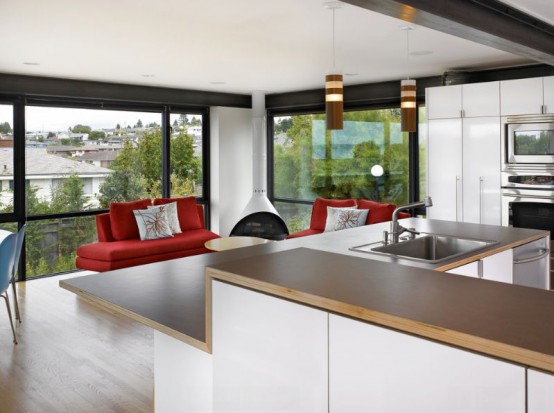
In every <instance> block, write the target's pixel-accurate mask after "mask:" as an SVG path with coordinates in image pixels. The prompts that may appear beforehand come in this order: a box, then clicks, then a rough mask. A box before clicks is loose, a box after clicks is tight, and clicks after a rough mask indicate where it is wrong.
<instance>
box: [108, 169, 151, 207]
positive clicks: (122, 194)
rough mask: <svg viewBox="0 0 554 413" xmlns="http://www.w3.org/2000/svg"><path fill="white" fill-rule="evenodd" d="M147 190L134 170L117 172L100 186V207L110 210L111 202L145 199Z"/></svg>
mask: <svg viewBox="0 0 554 413" xmlns="http://www.w3.org/2000/svg"><path fill="white" fill-rule="evenodd" d="M144 193H145V189H144V186H143V183H142V182H141V179H140V177H137V176H136V175H135V174H134V173H133V172H132V170H125V171H115V172H113V173H112V174H110V175H109V176H108V177H107V178H106V179H105V180H104V182H103V183H102V185H100V196H99V201H100V206H101V207H102V208H109V206H110V202H125V201H134V200H137V199H141V198H143V197H144Z"/></svg>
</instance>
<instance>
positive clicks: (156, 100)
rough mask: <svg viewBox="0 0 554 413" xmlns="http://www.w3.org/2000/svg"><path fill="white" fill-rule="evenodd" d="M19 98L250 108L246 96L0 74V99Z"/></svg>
mask: <svg viewBox="0 0 554 413" xmlns="http://www.w3.org/2000/svg"><path fill="white" fill-rule="evenodd" d="M2 95H16V96H19V95H22V96H33V97H35V98H36V97H40V96H46V97H49V98H52V97H57V98H76V99H93V100H100V101H107V102H109V101H117V102H138V103H151V104H162V105H176V106H185V107H186V106H189V107H199V106H230V107H239V108H251V107H252V103H251V102H252V98H251V96H250V95H239V94H234V93H220V92H204V91H200V90H188V89H176V88H165V87H153V86H138V85H124V84H119V83H106V82H95V81H88V80H73V79H59V78H49V77H39V76H23V75H13V74H4V73H0V97H1V96H2Z"/></svg>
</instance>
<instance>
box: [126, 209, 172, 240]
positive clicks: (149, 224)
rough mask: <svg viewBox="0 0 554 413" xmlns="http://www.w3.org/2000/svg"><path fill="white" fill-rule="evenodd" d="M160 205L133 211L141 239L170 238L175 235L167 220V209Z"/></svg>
mask: <svg viewBox="0 0 554 413" xmlns="http://www.w3.org/2000/svg"><path fill="white" fill-rule="evenodd" d="M160 206H161V205H160ZM160 206H155V207H153V208H148V209H137V210H135V211H133V214H135V219H136V220H137V225H138V229H139V234H140V239H141V240H148V239H158V238H168V237H172V236H173V234H172V233H171V228H170V227H169V222H168V220H167V213H166V210H165V209H164V208H160Z"/></svg>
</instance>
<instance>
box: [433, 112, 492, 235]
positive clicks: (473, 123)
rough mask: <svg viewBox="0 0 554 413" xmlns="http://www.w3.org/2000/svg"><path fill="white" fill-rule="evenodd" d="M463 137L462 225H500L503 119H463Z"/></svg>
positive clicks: (447, 160)
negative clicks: (501, 122) (469, 223)
mask: <svg viewBox="0 0 554 413" xmlns="http://www.w3.org/2000/svg"><path fill="white" fill-rule="evenodd" d="M462 136H463V138H462V143H463V155H462V159H463V167H462V170H463V186H462V187H463V195H462V198H463V221H464V222H471V223H475V224H490V225H500V224H501V216H502V214H501V203H502V199H501V193H500V162H501V159H500V158H501V157H500V151H501V149H500V117H498V116H495V117H480V118H464V120H463V123H462ZM454 156H459V155H457V154H456V153H452V154H451V155H450V158H448V159H446V160H444V161H443V162H449V161H450V159H451V158H452V157H454ZM435 172H438V170H435V171H433V173H435ZM430 194H431V196H433V193H432V192H430Z"/></svg>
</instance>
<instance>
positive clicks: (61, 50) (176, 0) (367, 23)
mask: <svg viewBox="0 0 554 413" xmlns="http://www.w3.org/2000/svg"><path fill="white" fill-rule="evenodd" d="M551 2H552V0H544V1H541V0H518V1H516V0H512V1H506V3H510V4H513V3H521V4H523V5H524V7H525V9H526V10H528V11H530V12H531V11H533V12H537V13H540V14H541V15H544V13H542V12H544V10H542V12H541V10H540V6H541V4H542V6H543V7H544V9H546V10H548V11H550V15H549V18H551V19H552V17H553V16H552V14H553V13H554V11H553V10H552V9H553V8H552V7H551ZM547 3H549V5H547ZM537 4H538V5H539V9H538V11H536V10H537V9H536V6H537ZM534 6H535V8H533V7H534ZM0 16H2V23H1V25H0V51H1V54H2V59H1V60H0V72H2V73H14V74H24V75H39V76H53V77H63V78H72V79H85V80H98V81H107V82H118V83H127V84H139V85H151V86H167V87H176V88H184V89H197V90H211V91H222V92H233V93H250V92H251V91H252V90H264V91H266V92H267V93H276V92H287V91H295V90H305V89H314V88H321V87H323V79H324V75H325V74H326V73H327V72H328V71H329V70H330V69H331V67H332V52H331V51H332V48H331V33H332V31H331V21H332V12H331V11H329V10H327V9H325V8H324V7H323V1H321V0H301V1H299V0H278V1H277V0H234V1H225V0H158V1H151V0H115V1H114V0H78V1H75V0H50V1H44V0H24V1H22V0H20V1H14V0H12V1H8V0H0ZM401 25H402V22H401V21H400V20H397V19H394V18H391V17H387V16H384V15H381V14H377V13H374V12H371V11H368V10H365V9H361V8H358V7H356V6H351V5H347V4H343V6H342V8H341V9H339V10H337V11H336V43H337V53H336V61H337V67H338V68H339V69H341V70H342V71H343V73H345V74H346V76H345V84H346V85H352V84H360V83H369V82H378V81H386V80H397V79H400V78H403V77H405V76H407V75H410V76H413V77H420V76H433V75H440V74H441V73H443V72H444V71H446V70H456V69H474V68H487V67H502V66H509V65H517V64H525V63H529V61H528V60H526V59H523V58H521V57H518V56H515V55H512V54H509V53H506V52H502V51H499V50H495V49H492V48H490V47H486V46H482V45H480V44H477V43H473V42H469V41H467V40H463V39H460V38H456V37H453V36H450V35H447V34H443V33H440V32H437V31H433V30H430V29H427V28H424V27H417V28H416V30H414V31H412V32H411V33H410V43H411V51H412V52H413V53H412V55H411V56H410V58H409V64H407V63H406V34H405V32H404V31H402V30H400V26H401ZM25 63H31V64H32V65H29V64H25ZM348 74H354V75H348ZM221 82H224V83H221Z"/></svg>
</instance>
